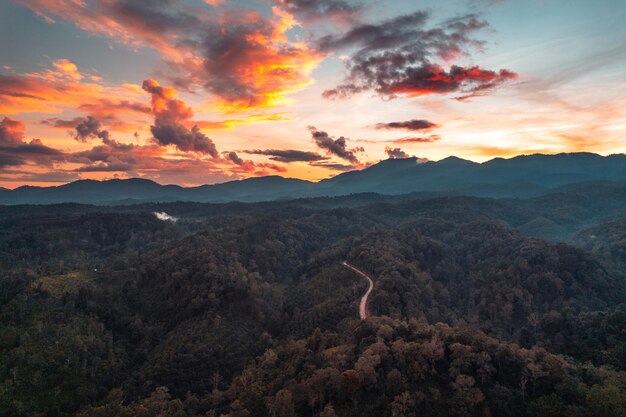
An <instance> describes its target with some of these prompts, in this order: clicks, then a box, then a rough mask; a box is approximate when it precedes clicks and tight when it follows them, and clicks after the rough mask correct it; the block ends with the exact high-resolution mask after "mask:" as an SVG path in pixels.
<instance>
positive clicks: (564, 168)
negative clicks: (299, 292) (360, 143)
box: [0, 153, 626, 204]
mask: <svg viewBox="0 0 626 417" xmlns="http://www.w3.org/2000/svg"><path fill="white" fill-rule="evenodd" d="M591 182H618V183H626V156H625V155H623V154H618V155H610V156H605V157H604V156H600V155H596V154H591V153H573V154H557V155H541V154H537V155H528V156H517V157H515V158H511V159H502V158H497V159H493V160H490V161H487V162H484V163H482V164H479V163H475V162H471V161H466V160H463V159H460V158H456V157H449V158H445V159H442V160H441V161H436V162H432V161H430V162H425V163H419V160H418V159H417V158H406V159H388V160H385V161H381V162H379V163H377V164H375V165H372V166H370V167H368V168H365V169H363V170H361V171H351V172H346V173H343V174H339V175H337V176H335V177H332V178H329V179H326V180H322V181H320V182H317V183H314V182H309V181H303V180H298V179H293V178H283V177H279V176H269V177H258V178H250V179H246V180H239V181H231V182H226V183H223V184H216V185H203V186H199V187H191V188H184V187H180V186H176V185H160V184H157V183H155V182H153V181H149V180H145V179H138V178H133V179H128V180H119V179H114V180H108V181H102V182H99V181H92V180H81V181H76V182H73V183H69V184H65V185H61V186H58V187H44V188H41V187H30V186H26V187H19V188H17V189H15V190H11V191H4V192H0V204H54V203H63V202H74V203H83V204H136V203H141V202H167V201H195V202H229V201H244V202H257V201H271V200H277V199H293V198H302V197H321V196H342V195H348V194H353V193H365V192H373V193H380V194H385V195H400V194H407V193H413V192H415V193H417V192H419V193H438V194H445V195H469V196H481V197H500V198H501V197H529V196H538V195H542V194H545V193H549V192H553V190H554V189H556V188H559V187H564V186H568V185H574V184H585V183H591Z"/></svg>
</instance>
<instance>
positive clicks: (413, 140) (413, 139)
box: [387, 135, 441, 144]
mask: <svg viewBox="0 0 626 417" xmlns="http://www.w3.org/2000/svg"><path fill="white" fill-rule="evenodd" d="M438 140H441V136H439V135H429V136H416V137H409V138H400V139H393V140H390V141H387V142H391V143H397V144H400V143H433V142H437V141H438Z"/></svg>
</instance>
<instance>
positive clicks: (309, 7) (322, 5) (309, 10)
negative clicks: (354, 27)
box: [275, 0, 363, 22]
mask: <svg viewBox="0 0 626 417" xmlns="http://www.w3.org/2000/svg"><path fill="white" fill-rule="evenodd" d="M275 3H276V4H278V5H280V6H283V7H284V8H286V9H287V11H289V12H290V13H292V14H294V15H295V16H296V17H298V18H299V19H301V20H303V21H305V22H314V21H320V20H326V19H331V20H334V21H340V22H351V21H354V20H355V19H357V18H358V17H359V16H360V15H361V13H362V11H363V5H361V4H354V3H351V2H348V1H343V0H276V1H275Z"/></svg>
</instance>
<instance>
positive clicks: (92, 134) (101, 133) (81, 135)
mask: <svg viewBox="0 0 626 417" xmlns="http://www.w3.org/2000/svg"><path fill="white" fill-rule="evenodd" d="M75 130H76V134H75V135H74V139H76V140H77V141H79V142H87V141H88V140H89V139H94V138H100V139H108V138H109V132H108V131H107V130H104V129H102V125H101V123H100V121H99V120H98V119H96V118H95V117H93V116H87V117H86V118H85V119H83V120H82V121H80V122H79V123H78V124H77V125H76V127H75Z"/></svg>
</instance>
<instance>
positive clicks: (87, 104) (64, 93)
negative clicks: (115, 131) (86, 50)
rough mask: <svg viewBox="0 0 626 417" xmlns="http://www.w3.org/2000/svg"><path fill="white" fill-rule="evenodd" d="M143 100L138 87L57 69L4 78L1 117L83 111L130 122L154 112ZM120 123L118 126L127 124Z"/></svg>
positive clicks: (0, 93) (0, 86) (1, 80)
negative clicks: (70, 73)
mask: <svg viewBox="0 0 626 417" xmlns="http://www.w3.org/2000/svg"><path fill="white" fill-rule="evenodd" d="M55 62H56V61H55ZM53 65H54V64H53ZM143 98H144V97H143V92H142V91H141V89H140V88H138V87H137V86H135V85H131V84H123V85H119V86H107V85H103V84H101V83H100V82H99V81H94V80H93V77H84V76H83V77H82V78H80V77H77V76H74V77H71V76H68V75H67V74H66V72H62V71H59V70H58V69H56V68H55V67H53V68H52V69H44V70H42V71H40V72H33V73H26V74H12V75H3V74H0V113H4V114H16V113H61V112H64V111H68V110H69V111H76V110H77V109H79V110H81V111H85V112H89V113H90V114H91V115H94V116H98V117H99V118H105V117H106V118H107V119H109V120H113V119H116V116H123V118H124V120H127V119H128V118H129V115H133V116H135V117H142V118H145V115H146V114H147V113H146V110H147V112H148V113H149V112H150V108H149V107H147V106H146V105H145V104H141V103H140V102H138V99H143ZM116 120H118V122H117V125H116V126H120V127H123V126H125V125H126V124H127V122H124V123H123V122H121V121H119V120H121V119H119V118H118V119H116Z"/></svg>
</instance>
